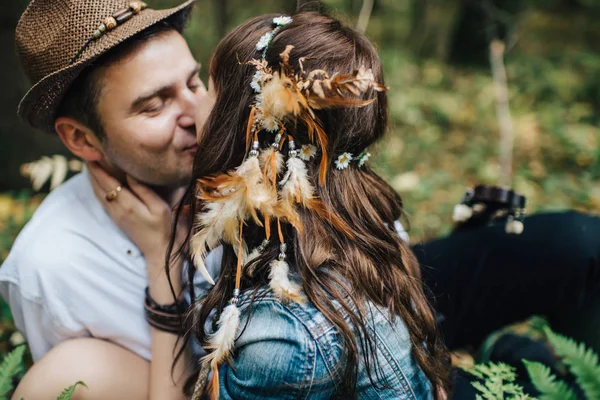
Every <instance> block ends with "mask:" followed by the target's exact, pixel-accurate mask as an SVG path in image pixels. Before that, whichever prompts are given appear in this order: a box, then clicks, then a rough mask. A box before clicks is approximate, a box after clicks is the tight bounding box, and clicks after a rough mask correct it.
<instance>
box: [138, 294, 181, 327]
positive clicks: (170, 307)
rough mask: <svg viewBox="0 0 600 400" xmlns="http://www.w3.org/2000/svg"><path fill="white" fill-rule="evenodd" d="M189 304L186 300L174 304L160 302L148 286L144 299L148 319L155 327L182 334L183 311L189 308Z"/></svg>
mask: <svg viewBox="0 0 600 400" xmlns="http://www.w3.org/2000/svg"><path fill="white" fill-rule="evenodd" d="M188 307H189V304H188V302H186V301H185V300H180V301H177V302H175V303H172V304H167V305H161V304H158V303H157V302H156V301H154V299H152V297H150V294H149V292H148V288H146V298H145V300H144V311H145V314H146V321H147V322H148V323H149V324H150V325H151V326H152V327H154V328H156V329H158V330H161V331H164V332H169V333H174V334H181V333H183V332H184V316H183V313H184V312H185V311H186V310H187V309H188Z"/></svg>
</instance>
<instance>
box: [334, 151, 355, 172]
mask: <svg viewBox="0 0 600 400" xmlns="http://www.w3.org/2000/svg"><path fill="white" fill-rule="evenodd" d="M350 161H352V154H351V153H344V154H342V155H341V156H339V157H338V159H337V160H336V161H335V167H336V168H337V169H339V170H342V169H346V168H348V165H349V164H350Z"/></svg>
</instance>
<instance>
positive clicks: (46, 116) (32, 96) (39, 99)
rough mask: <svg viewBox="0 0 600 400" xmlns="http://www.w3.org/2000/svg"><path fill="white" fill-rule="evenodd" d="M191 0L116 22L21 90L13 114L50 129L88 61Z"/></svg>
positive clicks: (183, 9)
mask: <svg viewBox="0 0 600 400" xmlns="http://www.w3.org/2000/svg"><path fill="white" fill-rule="evenodd" d="M194 2H195V0H187V1H186V2H185V3H183V4H181V5H179V6H177V7H174V8H170V9H166V10H153V9H146V10H143V11H142V12H141V13H140V14H139V15H136V16H135V17H134V18H132V19H130V20H129V21H127V23H125V24H123V26H119V27H117V28H116V29H114V30H113V31H111V32H109V34H106V35H104V36H103V37H102V38H100V39H98V41H97V43H95V44H96V45H95V46H93V47H92V48H91V49H90V51H84V53H83V54H82V55H81V57H80V59H79V61H77V62H75V63H73V64H72V65H69V66H67V67H65V68H63V69H60V70H58V71H56V72H53V73H52V74H50V75H48V76H46V77H44V78H43V79H41V80H40V81H39V82H37V83H36V84H35V85H33V87H32V88H31V89H29V91H28V92H27V93H26V94H25V96H24V97H23V99H21V102H20V103H19V107H18V110H17V114H18V115H19V117H21V119H23V120H24V121H25V122H27V123H29V124H30V125H31V126H32V127H34V128H36V129H40V130H42V131H45V132H48V133H54V132H55V130H54V120H55V116H56V111H57V109H58V106H59V105H60V103H61V101H62V99H63V97H64V95H65V94H66V92H67V90H68V89H69V87H70V86H71V83H73V81H74V80H75V79H76V78H77V76H78V75H79V74H80V73H81V71H83V70H84V69H85V68H86V67H87V66H88V65H89V64H90V63H92V62H93V61H94V60H95V59H97V58H98V57H100V56H101V55H103V54H105V53H106V52H108V51H109V50H110V49H112V48H114V47H115V46H117V45H118V44H120V43H122V42H123V41H125V40H127V39H129V38H131V37H132V36H134V35H136V34H138V33H140V32H142V31H143V30H144V29H146V28H149V27H151V26H152V25H154V24H156V23H158V22H160V21H164V20H165V19H167V18H169V17H172V16H175V15H176V14H178V13H181V12H186V11H188V9H189V8H190V7H191V6H192V5H193V3H194Z"/></svg>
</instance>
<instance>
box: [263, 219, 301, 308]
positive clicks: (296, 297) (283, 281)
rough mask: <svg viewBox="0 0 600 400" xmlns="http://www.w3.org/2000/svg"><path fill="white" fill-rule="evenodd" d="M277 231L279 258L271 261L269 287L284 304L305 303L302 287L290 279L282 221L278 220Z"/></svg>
mask: <svg viewBox="0 0 600 400" xmlns="http://www.w3.org/2000/svg"><path fill="white" fill-rule="evenodd" d="M277 231H278V233H279V243H280V244H279V256H278V257H277V259H276V260H273V261H271V271H270V273H269V286H270V287H271V290H272V291H273V293H274V294H275V296H277V297H279V299H281V301H283V302H284V303H289V302H290V301H295V302H298V303H302V302H304V296H303V295H302V289H301V288H300V285H298V284H297V283H295V282H292V281H291V280H290V277H289V271H290V266H289V265H288V263H287V261H286V257H287V256H286V254H285V253H286V251H287V245H286V244H285V241H284V239H283V232H282V231H281V221H279V220H277Z"/></svg>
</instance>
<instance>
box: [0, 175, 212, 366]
mask: <svg viewBox="0 0 600 400" xmlns="http://www.w3.org/2000/svg"><path fill="white" fill-rule="evenodd" d="M89 179H90V177H89V176H88V174H87V172H86V171H84V172H82V173H80V174H78V175H76V176H74V177H73V178H71V179H70V180H69V181H67V182H66V183H65V184H63V185H62V186H60V187H59V188H57V189H56V190H54V191H53V192H51V193H50V194H49V195H48V196H47V197H46V199H45V200H44V201H43V203H42V204H41V205H40V207H39V208H38V209H37V210H36V212H35V214H34V216H33V218H32V219H31V221H30V222H29V223H28V224H27V225H26V226H25V228H24V229H23V231H22V232H21V233H20V234H19V236H18V237H17V240H16V241H15V243H14V245H13V247H12V249H11V252H10V254H9V255H8V258H7V259H6V261H5V262H4V264H3V265H2V267H1V268H0V294H1V295H2V296H3V297H4V299H5V300H6V301H7V302H8V303H9V304H10V308H11V311H12V314H13V317H14V320H15V324H16V327H17V328H18V329H19V330H20V331H21V332H22V333H23V335H24V336H25V338H26V340H27V341H28V342H29V346H30V348H31V353H32V355H33V359H34V361H37V360H39V359H40V358H41V357H42V356H43V355H44V354H45V353H46V352H48V351H49V350H50V349H51V348H52V347H53V346H55V345H56V344H58V343H60V342H61V341H64V340H67V339H71V338H76V337H86V336H92V337H96V338H101V339H106V340H109V341H112V342H115V343H118V344H120V345H121V346H123V347H125V348H127V349H130V350H131V351H133V352H135V353H137V354H138V355H140V356H141V357H143V358H145V359H147V360H149V359H150V345H151V343H150V340H151V339H150V328H149V325H148V323H147V322H146V321H145V318H144V308H143V301H144V290H145V288H146V286H147V285H148V280H147V273H146V263H145V260H144V257H143V255H142V254H141V252H140V250H139V249H138V248H137V247H136V245H135V244H134V243H133V242H132V241H131V240H129V238H128V237H127V236H126V235H125V234H124V233H123V232H122V231H121V230H120V229H119V228H118V227H117V226H116V225H115V223H114V222H113V221H112V220H111V219H110V217H109V216H108V214H107V213H106V212H105V211H104V209H103V208H102V205H101V204H100V202H99V201H98V199H97V198H96V197H95V195H94V192H93V189H92V186H91V183H90V181H89ZM209 258H211V260H207V267H208V268H209V271H211V273H213V276H214V274H215V271H216V269H217V268H218V264H220V258H221V254H220V252H219V254H215V255H214V256H212V257H211V256H209ZM212 260H216V261H218V262H215V261H212ZM196 275H197V276H198V275H199V274H196ZM194 281H195V283H196V287H197V289H198V290H206V289H207V288H208V286H207V285H208V283H207V282H204V281H200V280H198V278H195V279H194Z"/></svg>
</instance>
